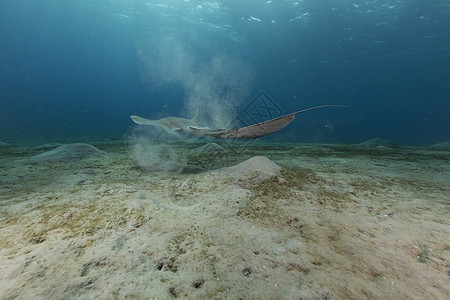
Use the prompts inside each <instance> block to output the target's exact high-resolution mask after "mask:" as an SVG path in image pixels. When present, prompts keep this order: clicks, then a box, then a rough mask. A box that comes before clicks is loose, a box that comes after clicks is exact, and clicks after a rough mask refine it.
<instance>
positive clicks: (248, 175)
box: [217, 156, 281, 186]
mask: <svg viewBox="0 0 450 300" xmlns="http://www.w3.org/2000/svg"><path fill="white" fill-rule="evenodd" d="M280 170H281V167H280V166H279V165H277V164H276V163H274V162H273V161H271V160H270V159H268V158H267V157H264V156H255V157H252V158H250V159H248V160H246V161H244V162H242V163H240V164H237V165H235V166H232V167H228V168H223V169H220V170H218V171H217V172H219V174H220V175H221V176H228V177H232V178H234V179H235V180H236V181H237V182H238V183H239V185H241V186H249V185H259V184H261V183H262V182H264V181H267V180H270V179H274V178H277V173H278V171H280Z"/></svg>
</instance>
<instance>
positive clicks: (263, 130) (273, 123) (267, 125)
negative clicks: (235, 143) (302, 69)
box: [131, 105, 346, 139]
mask: <svg viewBox="0 0 450 300" xmlns="http://www.w3.org/2000/svg"><path fill="white" fill-rule="evenodd" d="M325 107H346V106H345V105H321V106H315V107H310V108H307V109H303V110H300V111H296V112H293V113H290V114H287V115H284V116H281V117H278V118H274V119H270V120H267V121H264V122H261V123H257V124H254V125H250V126H246V127H241V128H236V129H226V128H221V129H211V128H207V127H198V113H199V110H200V108H199V109H198V110H197V113H196V115H195V117H194V118H192V119H184V118H175V117H168V118H163V119H159V120H148V119H144V118H141V117H138V116H131V119H132V120H133V122H135V123H136V124H141V125H153V126H158V127H162V128H164V129H166V130H169V131H175V130H182V131H186V132H189V133H191V134H196V135H203V136H213V137H216V138H223V139H254V138H258V137H262V136H265V135H269V134H271V133H274V132H276V131H278V130H280V129H282V128H284V127H286V126H287V125H288V124H289V123H291V122H292V121H293V120H294V119H295V115H297V114H300V113H304V112H306V111H310V110H313V109H318V108H325Z"/></svg>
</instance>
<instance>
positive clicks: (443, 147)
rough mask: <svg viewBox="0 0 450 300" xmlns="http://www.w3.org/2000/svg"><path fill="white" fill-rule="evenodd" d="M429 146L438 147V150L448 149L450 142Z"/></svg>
mask: <svg viewBox="0 0 450 300" xmlns="http://www.w3.org/2000/svg"><path fill="white" fill-rule="evenodd" d="M430 148H433V149H440V150H450V142H442V143H437V144H434V145H431V146H430Z"/></svg>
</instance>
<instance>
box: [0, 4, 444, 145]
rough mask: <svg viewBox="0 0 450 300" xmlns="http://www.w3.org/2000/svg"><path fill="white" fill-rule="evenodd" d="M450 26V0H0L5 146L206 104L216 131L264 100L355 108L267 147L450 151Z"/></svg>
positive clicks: (120, 128) (304, 119)
mask: <svg viewBox="0 0 450 300" xmlns="http://www.w3.org/2000/svg"><path fill="white" fill-rule="evenodd" d="M449 28H450V1H449V0H404V1H393V0H368V1H357V0H352V1H345V0H334V1H333V0H327V1H326V0H303V1H302V0H298V1H290V0H284V1H283V0H278V1H277V0H272V1H262V0H258V1H256V0H246V1H243V0H230V1H194V0H184V1H181V0H179V1H175V0H171V1H163V0H158V1H153V0H147V1H145V0H142V1H140V0H135V1H131V0H129V1H125V0H109V1H106V0H65V1H60V0H42V1H32V0H2V1H1V2H0V105H1V106H0V137H3V136H5V137H13V136H23V137H27V136H44V137H47V138H52V137H65V136H67V137H70V136H85V135H89V136H110V137H120V136H122V135H123V134H125V133H126V132H127V131H128V130H129V128H130V127H131V126H133V125H132V123H131V121H130V119H129V115H132V114H137V115H142V116H145V117H165V116H169V115H176V116H184V117H191V116H192V114H193V111H194V108H195V107H196V106H197V105H201V106H202V107H204V113H205V116H204V118H203V122H204V124H202V125H204V126H208V125H211V124H210V123H211V122H212V121H211V119H214V108H223V109H221V110H218V111H219V114H226V113H228V112H229V111H239V110H242V109H244V108H245V107H246V106H247V104H248V103H251V101H252V100H253V99H254V97H255V96H256V95H257V94H258V93H259V92H260V91H262V90H263V91H265V92H266V93H267V94H268V95H270V97H271V99H272V100H273V101H274V103H276V104H277V106H278V107H279V108H280V109H281V110H282V112H283V113H289V112H293V111H297V110H300V109H304V108H308V107H310V106H316V105H322V104H344V105H347V106H348V107H347V108H345V109H342V108H329V109H322V110H316V111H311V112H308V113H305V114H302V115H298V117H297V119H296V120H295V121H294V122H293V123H291V124H290V125H289V126H288V127H286V128H284V129H283V130H282V131H280V132H278V133H277V134H275V135H273V136H269V137H267V139H269V140H270V139H273V140H276V141H290V142H291V141H297V142H330V143H357V142H361V141H364V140H367V139H370V138H373V137H380V138H384V139H387V140H389V141H391V142H394V143H399V144H413V145H426V144H433V143H436V142H442V141H449V140H450V71H449V70H450V33H449V32H450V31H449ZM222 117H223V116H222ZM208 122H209V123H208ZM205 123H208V124H205ZM212 123H214V122H212ZM218 123H220V122H218ZM212 125H215V124H212Z"/></svg>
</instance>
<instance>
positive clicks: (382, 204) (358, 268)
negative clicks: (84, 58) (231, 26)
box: [0, 141, 450, 299]
mask: <svg viewBox="0 0 450 300" xmlns="http://www.w3.org/2000/svg"><path fill="white" fill-rule="evenodd" d="M90 144H91V145H94V146H96V147H97V148H98V149H100V150H102V151H104V152H105V153H94V154H96V155H87V156H86V157H77V155H74V156H72V157H71V158H70V159H65V158H64V157H59V158H57V159H54V160H45V157H46V156H45V155H43V156H42V155H41V156H37V158H36V156H35V155H38V154H40V153H43V152H44V151H46V150H50V148H51V147H52V146H51V145H48V148H49V149H45V146H43V147H37V148H30V147H19V146H16V147H12V146H4V147H0V152H1V154H2V155H1V158H0V286H1V289H0V298H1V299H73V298H82V299H169V298H175V297H177V298H189V299H449V298H450V224H449V223H450V221H449V220H450V206H449V204H450V151H445V150H439V149H431V148H425V147H381V146H379V147H369V146H358V145H311V144H251V145H247V146H245V147H244V146H242V148H241V149H238V150H239V151H235V152H233V151H232V152H227V153H221V154H220V155H209V156H207V157H202V156H201V155H199V156H197V157H190V158H189V159H188V160H187V164H188V167H187V168H186V169H185V171H184V172H183V173H181V174H171V173H170V172H169V173H166V174H160V173H159V172H152V171H149V170H145V169H143V168H139V167H138V166H137V164H136V162H135V160H133V158H132V157H131V156H130V154H129V152H128V151H127V150H126V147H124V146H123V143H122V142H118V141H96V142H92V143H90ZM198 146H200V145H199V144H197V145H194V144H184V145H183V144H177V145H174V146H173V147H175V149H176V151H178V152H179V153H188V152H189V151H190V150H191V149H193V148H195V147H198ZM54 147H56V146H54ZM33 156H34V157H35V158H34V159H30V157H33ZM39 158H44V159H43V160H39ZM249 159H250V160H249ZM236 165H237V166H236ZM230 166H232V167H230Z"/></svg>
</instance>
